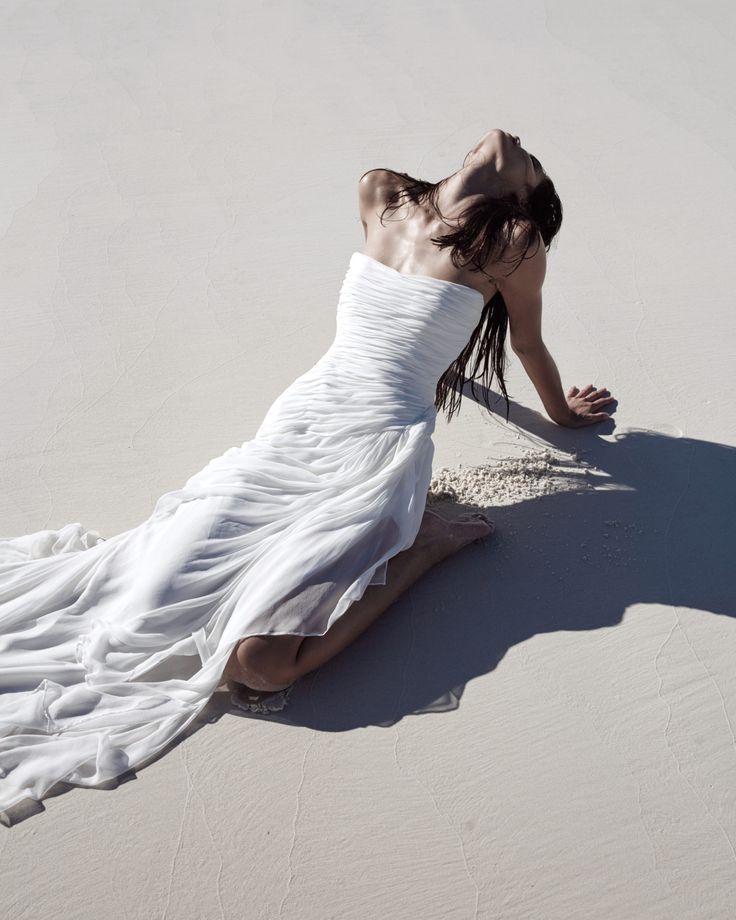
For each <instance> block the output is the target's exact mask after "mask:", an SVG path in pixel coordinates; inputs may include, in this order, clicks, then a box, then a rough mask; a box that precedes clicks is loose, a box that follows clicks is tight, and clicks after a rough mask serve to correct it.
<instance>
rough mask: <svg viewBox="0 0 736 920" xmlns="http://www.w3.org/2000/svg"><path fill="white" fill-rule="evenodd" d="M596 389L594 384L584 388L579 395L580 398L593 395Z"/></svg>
mask: <svg viewBox="0 0 736 920" xmlns="http://www.w3.org/2000/svg"><path fill="white" fill-rule="evenodd" d="M594 389H595V387H594V386H593V384H592V383H589V384H588V386H587V387H583V389H582V390H581V391H580V393H579V394H578V395H580V396H587V395H588V393H591V392H592V391H593V390H594Z"/></svg>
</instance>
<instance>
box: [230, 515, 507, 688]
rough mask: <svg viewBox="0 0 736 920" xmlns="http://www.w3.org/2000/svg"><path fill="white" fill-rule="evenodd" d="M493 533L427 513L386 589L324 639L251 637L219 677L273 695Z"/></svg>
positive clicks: (364, 600)
mask: <svg viewBox="0 0 736 920" xmlns="http://www.w3.org/2000/svg"><path fill="white" fill-rule="evenodd" d="M491 532H492V527H491V526H490V525H489V524H488V523H486V521H484V520H483V519H480V518H477V517H476V518H473V517H472V514H471V515H461V516H460V517H459V518H458V519H457V520H455V521H446V520H445V519H444V518H441V517H440V516H439V515H437V514H435V513H434V512H432V511H425V512H424V517H423V519H422V526H421V528H420V530H419V533H418V534H417V538H416V540H415V541H414V543H413V545H412V546H411V547H409V549H406V550H404V551H403V552H401V553H398V554H397V555H396V556H394V557H393V558H392V559H391V560H390V561H389V563H388V567H387V571H386V584H385V585H370V586H369V587H368V588H366V590H365V592H364V594H363V596H362V597H361V598H360V600H357V601H355V603H354V604H352V605H351V607H350V608H349V610H347V611H346V612H345V613H344V614H343V616H342V617H340V619H339V620H338V621H337V622H336V623H334V624H333V625H332V626H331V627H330V629H328V630H327V632H326V633H325V634H324V635H323V636H306V637H304V636H295V635H290V636H249V637H247V638H246V639H243V640H242V641H241V642H240V643H239V644H238V645H237V646H236V647H235V649H234V651H233V654H232V655H231V656H230V660H229V661H228V664H227V667H226V668H225V672H224V674H223V677H225V678H228V679H231V680H234V681H236V682H238V683H242V684H245V685H246V686H247V687H249V688H251V689H254V690H263V691H275V690H280V689H282V688H283V687H286V686H288V685H289V684H291V683H293V682H294V681H295V680H296V679H297V678H299V677H302V676H303V675H304V674H307V673H309V672H310V671H313V670H314V669H315V668H318V667H320V665H322V664H324V663H325V662H326V661H329V659H330V658H332V657H334V656H335V655H336V654H337V653H338V652H340V651H342V650H343V649H344V648H345V647H346V646H347V645H349V644H350V643H351V642H353V641H354V640H355V639H357V637H358V636H359V635H360V634H361V633H363V632H364V631H365V630H366V629H367V628H368V626H370V625H371V623H373V622H375V621H376V620H377V619H378V617H379V616H380V615H381V614H382V613H383V612H384V611H385V610H387V609H388V607H390V606H391V604H393V603H394V601H395V600H396V599H397V598H398V597H399V596H400V595H401V594H403V592H404V591H406V589H407V588H409V587H410V586H411V585H413V584H414V582H416V581H417V580H418V579H419V578H420V577H421V576H422V575H423V574H424V573H425V572H426V571H428V570H429V569H430V568H432V567H433V566H434V565H436V564H437V563H438V562H441V561H442V560H443V559H446V558H447V557H448V556H451V555H452V554H453V553H455V552H457V551H458V550H459V549H461V548H462V547H463V546H467V545H468V544H469V543H471V542H473V541H474V540H478V539H482V538H483V537H486V536H488V535H489V534H490V533H491Z"/></svg>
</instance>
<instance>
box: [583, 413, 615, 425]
mask: <svg viewBox="0 0 736 920" xmlns="http://www.w3.org/2000/svg"><path fill="white" fill-rule="evenodd" d="M610 417H611V416H610V415H609V414H608V413H607V412H595V413H593V414H592V415H586V416H585V423H586V424H587V425H595V423H596V422H605V421H607V420H608V419H609V418H610Z"/></svg>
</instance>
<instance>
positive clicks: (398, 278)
mask: <svg viewBox="0 0 736 920" xmlns="http://www.w3.org/2000/svg"><path fill="white" fill-rule="evenodd" d="M483 304H484V300H483V295H482V294H481V293H480V292H479V291H476V290H474V289H472V288H470V287H467V286H465V285H461V284H455V283H454V282H450V281H441V280H439V279H436V278H431V277H429V276H425V275H405V274H403V273H400V272H398V271H396V270H395V269H392V268H390V267H389V266H387V265H384V264H383V263H381V262H378V261H376V260H375V259H373V258H371V257H370V256H367V255H365V254H364V253H361V252H355V253H353V255H352V256H351V258H350V264H349V267H348V271H347V273H346V275H345V278H344V280H343V283H342V286H341V288H340V296H339V300H338V306H337V317H336V332H335V338H334V341H333V342H332V344H331V346H330V347H329V349H328V350H327V351H326V353H325V354H324V355H323V356H322V357H321V358H320V359H319V360H318V361H317V363H316V364H315V365H314V366H313V367H312V368H310V369H309V370H308V371H307V372H306V373H304V374H302V375H301V376H300V377H298V378H297V379H296V380H295V381H294V382H293V383H292V384H291V385H290V386H289V387H288V388H287V389H286V390H284V392H283V393H281V394H280V395H279V396H278V397H277V398H276V400H275V401H274V402H273V404H272V405H271V407H270V408H269V410H268V412H267V413H266V416H265V418H264V419H263V422H262V424H261V426H260V428H259V429H258V431H257V432H256V434H255V436H254V437H253V438H252V439H251V440H249V441H246V442H244V443H243V444H241V445H240V446H239V447H230V448H229V449H228V450H226V451H225V452H224V453H223V454H222V455H220V456H219V457H216V458H215V459H213V460H211V461H210V462H209V463H208V464H207V465H206V466H205V467H204V468H203V469H202V470H200V471H199V472H198V473H196V474H195V475H193V476H192V477H191V478H190V479H188V480H187V481H186V483H185V484H184V486H183V487H182V488H181V489H177V490H173V491H171V492H167V493H165V494H164V495H162V496H161V497H160V498H159V499H158V501H157V502H156V505H155V507H154V510H153V512H152V514H151V516H150V517H149V518H148V520H146V521H144V522H143V523H141V524H139V525H138V526H136V527H134V528H132V529H131V530H127V531H125V532H123V533H120V534H117V535H116V536H113V537H111V538H109V539H103V538H102V537H101V535H100V534H99V533H97V532H96V531H93V530H88V529H86V528H85V527H83V526H82V524H81V523H78V522H77V523H72V524H67V525H65V526H64V527H62V528H60V529H59V530H42V531H38V532H36V533H31V534H26V535H23V536H19V537H11V538H7V539H0V810H4V809H7V808H9V807H10V806H12V805H14V804H16V803H17V802H20V801H21V800H23V799H35V800H40V799H41V798H42V797H43V796H44V794H45V793H46V792H47V791H48V790H49V788H50V787H51V786H53V785H54V783H56V782H58V781H60V780H63V781H65V782H67V783H71V784H75V785H80V786H96V785H99V784H102V783H105V782H108V781H109V780H111V779H114V778H116V777H118V776H120V775H121V774H122V773H124V772H126V771H127V770H130V769H134V768H136V767H138V766H140V765H142V764H144V763H145V762H147V761H148V760H150V759H151V758H153V757H154V756H155V755H156V754H157V753H159V752H160V751H161V750H162V749H163V748H164V747H165V746H166V745H167V744H169V743H170V742H171V741H172V740H173V739H174V738H176V736H177V735H179V734H180V733H181V732H183V731H184V730H185V729H186V727H187V726H188V725H189V724H190V723H191V722H192V721H193V720H194V719H195V718H196V716H197V715H198V714H199V713H200V711H201V710H202V708H203V707H204V706H205V704H206V703H207V701H208V699H209V698H210V697H211V695H212V693H213V692H214V691H215V690H216V689H217V687H218V686H219V685H220V684H221V682H222V672H223V670H224V667H225V664H226V663H227V660H228V658H229V656H230V653H231V651H232V649H233V647H234V645H235V644H236V643H237V641H238V640H239V639H241V638H243V637H245V636H252V635H278V634H287V633H290V634H296V635H302V636H313V635H323V634H324V633H325V632H326V631H327V630H328V629H329V628H330V626H332V624H333V623H334V622H335V621H336V620H338V619H339V618H340V617H341V616H342V615H343V614H344V613H345V611H346V610H347V609H348V608H349V606H350V605H351V604H352V603H353V602H354V601H355V600H357V599H359V598H360V597H361V596H362V595H363V593H364V591H365V589H366V588H367V586H368V585H369V584H385V582H386V566H387V563H388V560H389V559H391V557H392V556H394V555H396V554H397V553H399V552H401V551H402V550H404V549H407V548H408V547H409V546H411V545H412V543H413V542H414V539H415V537H416V534H417V531H418V529H419V525H420V523H421V519H422V514H423V511H424V507H425V503H426V496H427V491H428V488H429V483H430V479H431V474H432V457H433V452H434V445H433V442H432V433H433V431H434V425H435V418H436V410H435V407H434V396H435V388H436V385H437V380H438V379H439V377H440V376H441V375H442V373H443V372H444V371H445V370H446V368H447V367H448V366H449V365H450V364H451V363H452V362H453V361H454V360H455V358H456V357H457V356H458V354H459V353H460V351H461V350H462V349H463V348H464V346H465V345H466V344H467V341H468V339H469V336H470V335H471V333H472V331H473V329H474V328H475V327H476V325H477V323H478V321H479V319H480V315H481V311H482V309H483Z"/></svg>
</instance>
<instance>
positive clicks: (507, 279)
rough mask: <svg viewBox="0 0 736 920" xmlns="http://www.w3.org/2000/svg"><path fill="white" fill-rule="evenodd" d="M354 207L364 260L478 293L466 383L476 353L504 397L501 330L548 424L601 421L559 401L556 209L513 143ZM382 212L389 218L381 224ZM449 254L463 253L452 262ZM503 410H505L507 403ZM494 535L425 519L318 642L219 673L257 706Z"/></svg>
mask: <svg viewBox="0 0 736 920" xmlns="http://www.w3.org/2000/svg"><path fill="white" fill-rule="evenodd" d="M359 204H360V216H361V221H362V224H363V231H364V233H365V238H366V246H365V254H366V255H368V256H369V257H370V258H371V259H374V260H376V261H377V262H380V263H383V264H385V265H388V266H391V267H392V268H394V269H395V270H396V271H398V272H401V273H402V274H406V275H426V276H430V277H434V278H437V279H442V280H446V281H451V282H453V283H456V284H462V285H466V286H468V287H470V288H473V289H475V290H477V291H479V292H480V293H481V294H482V296H483V301H484V303H486V305H487V306H486V310H487V314H488V329H487V333H486V336H485V343H484V344H485V347H484V348H483V347H482V346H481V349H480V355H479V356H478V357H477V359H476V362H475V365H474V367H473V368H472V371H471V374H470V376H471V380H472V379H475V377H476V372H477V370H478V367H479V364H480V360H481V356H482V357H484V358H485V370H486V371H487V370H488V363H489V360H490V361H491V373H490V375H488V374H487V377H488V379H487V383H488V384H490V380H491V378H492V376H493V374H494V373H495V375H496V377H497V380H498V383H499V386H500V388H501V391H502V393H503V395H504V396H505V397H507V394H506V387H505V383H504V376H503V374H504V351H503V348H504V337H505V333H506V328H507V324H508V327H509V332H510V343H511V348H512V350H513V351H514V353H515V354H516V355H517V356H518V357H519V359H520V361H521V363H522V365H523V367H524V370H525V371H526V373H527V374H528V375H529V378H530V379H531V381H532V383H533V384H534V386H535V388H536V390H537V392H538V393H539V397H540V399H541V401H542V403H543V405H544V407H545V409H546V411H547V414H548V415H549V417H550V418H551V419H552V420H553V421H555V422H556V423H557V424H559V425H564V426H566V427H571V428H576V427H580V426H584V425H591V424H596V423H598V422H602V421H605V420H606V419H608V418H609V416H608V414H607V413H606V412H605V411H604V406H606V405H608V404H609V403H611V402H613V397H612V396H611V394H610V393H609V391H608V390H607V389H605V388H603V387H600V388H597V387H594V386H593V385H592V384H589V385H588V386H586V387H584V388H583V389H582V390H579V389H578V388H577V387H575V386H573V387H570V389H569V390H568V391H567V394H566V395H565V393H563V389H562V385H561V383H560V377H559V373H558V371H557V367H556V365H555V362H554V360H553V358H552V356H551V355H550V353H549V351H548V350H547V348H546V347H545V344H544V341H543V340H542V331H541V318H542V283H543V281H544V277H545V272H546V250H547V249H549V246H550V243H551V241H552V239H553V238H554V236H555V235H556V234H557V232H558V231H559V228H560V225H561V222H562V207H561V204H560V201H559V198H558V196H557V195H556V193H555V190H554V186H553V185H552V182H551V180H550V179H549V178H548V176H547V175H546V174H545V172H544V170H543V168H542V165H541V163H540V162H539V160H538V159H537V158H536V157H535V156H533V155H532V154H530V153H528V152H527V151H526V150H525V149H524V148H523V147H522V145H521V141H520V140H519V138H518V137H516V136H514V135H510V134H508V133H507V132H505V131H502V130H501V129H499V128H495V129H493V130H491V131H489V132H487V133H486V134H484V135H483V137H482V138H481V139H480V140H479V141H478V143H477V144H476V145H475V146H474V147H473V148H472V149H471V150H470V151H469V153H468V154H467V156H466V157H465V160H464V163H463V167H462V168H461V169H460V170H458V171H457V172H455V173H453V174H452V175H451V176H448V177H447V178H446V179H442V180H441V181H440V182H438V183H436V184H432V183H428V182H421V181H417V180H415V179H412V178H411V177H410V176H408V175H406V174H405V173H395V172H393V171H391V170H387V169H373V170H370V171H369V172H367V173H365V174H364V175H363V176H362V177H361V179H360V189H359ZM387 209H388V210H392V211H393V212H394V217H393V219H392V220H390V221H389V222H387V223H386V224H384V220H383V214H384V213H385V211H386V210H387ZM448 228H449V230H448ZM453 246H456V247H457V249H458V253H459V255H461V256H463V260H462V262H461V263H460V264H457V262H459V261H460V260H459V259H457V257H456V256H455V254H454V253H453V252H452V247H453ZM545 247H546V249H545ZM456 260H457V262H456ZM482 325H483V323H482V321H481V323H479V324H478V326H477V327H476V329H475V334H474V335H473V336H472V337H471V340H470V341H469V342H468V344H467V346H466V347H465V349H464V350H463V352H462V353H461V355H460V356H459V357H458V359H457V361H456V362H455V363H454V364H453V365H452V366H451V367H450V368H449V369H448V371H447V372H446V373H445V374H444V375H443V377H442V378H441V379H440V381H439V384H438V388H437V394H438V399H437V403H436V405H437V407H438V408H439V407H440V406H443V405H445V404H446V402H447V400H448V396H449V397H450V409H449V417H450V418H451V417H452V414H453V411H454V408H456V406H457V404H458V403H459V400H460V392H459V389H457V388H456V386H455V385H456V384H460V385H462V381H463V376H464V374H463V371H464V370H465V366H466V365H467V363H468V359H469V357H470V355H471V354H472V352H473V351H474V350H475V349H476V346H477V345H478V344H479V342H481V343H482V341H483V332H482V328H481V327H482ZM471 389H473V391H474V385H473V383H472V382H471ZM453 398H456V402H454V403H453V401H452V399H453ZM506 405H507V410H508V398H507V400H506ZM491 531H492V526H491V524H490V522H487V521H485V520H468V519H467V518H466V517H463V516H461V517H460V518H458V519H456V520H455V521H446V520H444V519H442V518H441V517H439V516H438V515H436V514H434V513H432V512H430V511H425V513H424V516H423V519H422V524H421V528H420V530H419V533H418V535H417V539H416V542H415V544H414V545H413V546H412V547H410V548H409V549H407V550H404V551H403V552H401V553H399V554H398V555H396V556H394V557H393V558H392V559H391V560H390V563H389V565H388V570H387V580H386V584H385V585H372V586H370V587H368V588H367V589H366V591H365V593H364V594H363V596H362V597H361V598H360V600H358V601H356V602H355V603H354V604H353V605H352V606H351V608H350V611H349V613H347V614H345V615H344V616H342V617H341V618H340V620H339V621H338V622H337V623H335V624H334V625H333V626H332V627H331V628H330V629H329V630H328V631H327V633H326V634H325V635H324V636H310V637H307V638H304V637H303V636H297V635H291V636H288V635H287V636H252V637H249V638H246V639H244V640H242V641H241V642H240V643H239V644H238V645H237V646H236V648H235V649H234V651H233V653H232V656H231V658H230V659H229V661H228V664H227V668H226V671H225V676H226V677H228V678H229V679H230V680H232V681H235V682H236V683H239V684H241V685H242V690H241V696H242V697H243V699H244V700H246V701H250V702H251V703H253V704H254V707H255V708H257V707H258V704H259V703H260V702H261V701H262V700H263V699H264V698H268V697H269V695H270V694H273V693H274V692H275V691H277V690H279V689H284V688H288V687H290V686H291V685H292V684H293V683H294V681H295V680H296V679H297V678H299V677H301V676H302V675H304V674H306V673H308V672H309V671H312V670H314V669H315V668H317V667H319V666H320V665H322V664H324V662H326V661H328V660H329V659H330V658H332V657H333V656H334V655H336V654H337V653H338V652H339V651H341V650H342V649H343V648H345V646H346V645H348V644H349V643H351V642H352V641H353V640H354V639H355V638H356V637H357V636H359V635H360V634H361V633H362V632H363V631H364V630H365V629H366V628H367V627H368V626H369V625H370V624H371V623H373V622H374V621H375V620H376V619H377V618H378V617H379V616H380V615H381V613H383V612H384V611H385V610H386V609H387V608H388V607H389V606H390V605H391V604H392V603H393V602H394V601H395V600H396V599H397V598H398V597H399V595H400V594H402V593H403V592H404V591H405V590H406V589H407V588H408V587H409V586H410V585H411V584H413V583H414V582H415V581H416V580H417V579H418V578H419V577H420V576H421V575H422V574H423V573H424V572H426V571H427V570H428V569H430V568H431V567H432V566H434V565H435V564H436V563H437V562H439V561H440V560H442V559H444V558H446V557H447V556H449V555H451V554H452V553H454V552H457V550H459V549H461V548H462V547H463V546H465V545H467V544H468V543H471V542H477V541H478V540H479V539H481V538H483V537H485V536H487V535H488V534H489V533H491Z"/></svg>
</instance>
